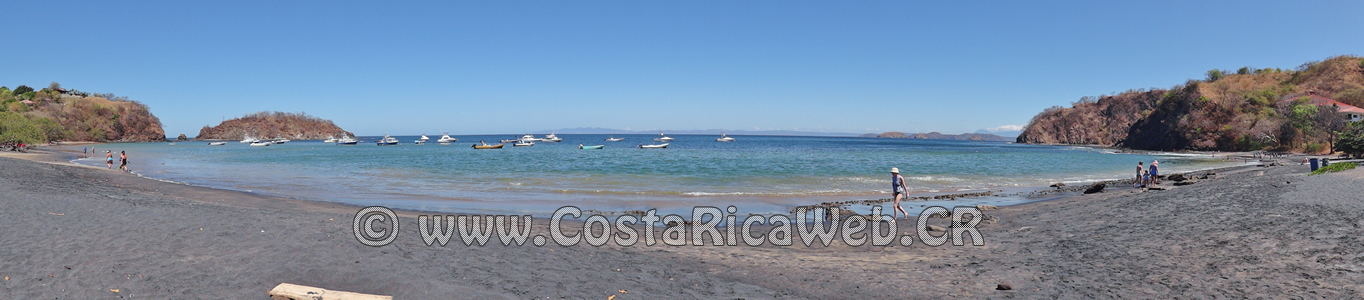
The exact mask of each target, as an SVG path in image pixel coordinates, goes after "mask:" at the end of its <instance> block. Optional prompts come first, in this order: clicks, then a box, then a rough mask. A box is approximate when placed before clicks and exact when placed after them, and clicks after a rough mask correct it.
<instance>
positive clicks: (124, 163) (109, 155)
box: [81, 148, 129, 171]
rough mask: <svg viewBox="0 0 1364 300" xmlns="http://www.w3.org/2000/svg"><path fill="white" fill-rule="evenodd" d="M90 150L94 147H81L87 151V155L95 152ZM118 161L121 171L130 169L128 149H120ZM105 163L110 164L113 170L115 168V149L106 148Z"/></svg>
mask: <svg viewBox="0 0 1364 300" xmlns="http://www.w3.org/2000/svg"><path fill="white" fill-rule="evenodd" d="M90 150H92V149H90V148H82V149H81V151H83V152H85V155H86V156H87V157H88V156H89V155H90V152H93V151H90ZM118 161H119V163H118V170H119V171H129V170H128V152H127V151H119V152H118ZM104 164H105V165H106V166H108V167H109V169H111V170H112V169H114V151H111V150H104Z"/></svg>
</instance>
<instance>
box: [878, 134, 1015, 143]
mask: <svg viewBox="0 0 1364 300" xmlns="http://www.w3.org/2000/svg"><path fill="white" fill-rule="evenodd" d="M860 137H873V138H890V139H921V140H958V141H992V142H1009V141H1013V140H1014V139H1013V138H1008V137H1002V136H998V135H994V134H988V133H963V134H943V133H938V132H929V133H915V134H913V135H907V134H905V133H903V132H898V131H890V132H884V133H881V134H875V133H868V134H863V135H860Z"/></svg>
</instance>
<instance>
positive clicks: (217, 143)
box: [208, 142, 227, 146]
mask: <svg viewBox="0 0 1364 300" xmlns="http://www.w3.org/2000/svg"><path fill="white" fill-rule="evenodd" d="M208 145H209V146H222V145H227V142H211V143H208Z"/></svg>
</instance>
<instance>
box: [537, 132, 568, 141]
mask: <svg viewBox="0 0 1364 300" xmlns="http://www.w3.org/2000/svg"><path fill="white" fill-rule="evenodd" d="M540 140H541V141H544V142H546V143H558V142H562V141H564V139H561V138H559V136H558V135H554V133H553V132H551V133H549V134H546V135H545V138H543V139H540Z"/></svg>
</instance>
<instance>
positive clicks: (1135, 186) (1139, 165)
mask: <svg viewBox="0 0 1364 300" xmlns="http://www.w3.org/2000/svg"><path fill="white" fill-rule="evenodd" d="M1141 169H1142V168H1141V162H1137V180H1136V181H1133V182H1132V187H1134V188H1139V187H1142V186H1144V185H1146V183H1145V182H1141Z"/></svg>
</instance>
